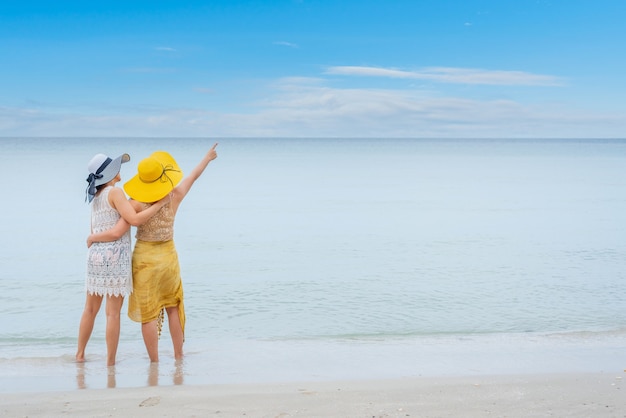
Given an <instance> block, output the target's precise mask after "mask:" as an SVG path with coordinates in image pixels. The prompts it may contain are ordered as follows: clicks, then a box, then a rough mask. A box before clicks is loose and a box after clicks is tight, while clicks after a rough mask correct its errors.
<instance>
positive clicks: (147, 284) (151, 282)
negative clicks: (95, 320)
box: [128, 204, 185, 335]
mask: <svg viewBox="0 0 626 418" xmlns="http://www.w3.org/2000/svg"><path fill="white" fill-rule="evenodd" d="M147 206H148V205H146V207H147ZM136 238H137V239H136V242H135V248H134V250H133V260H132V265H133V293H131V295H130V297H129V300H128V316H129V318H130V319H132V320H133V321H135V322H141V323H146V322H151V321H154V320H155V319H156V320H157V327H158V329H159V335H160V333H161V328H162V326H163V319H164V316H165V308H171V307H175V306H177V307H178V315H179V318H180V324H181V326H182V329H183V334H184V332H185V308H184V303H183V283H182V279H181V277H180V265H179V263H178V254H177V252H176V247H175V246H174V239H173V238H174V214H173V213H172V211H171V209H170V206H169V204H167V205H165V206H163V207H162V208H161V209H160V210H159V211H158V212H157V213H156V215H154V216H153V217H152V218H150V219H149V220H148V221H147V222H146V223H144V224H143V225H141V226H139V227H137V235H136Z"/></svg>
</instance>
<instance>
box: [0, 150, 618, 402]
mask: <svg viewBox="0 0 626 418" xmlns="http://www.w3.org/2000/svg"><path fill="white" fill-rule="evenodd" d="M214 142H219V146H218V148H217V151H218V158H217V159H216V160H215V161H213V162H212V163H211V164H210V165H209V167H208V168H207V169H206V171H205V173H204V174H203V176H202V177H201V178H200V179H199V180H198V181H197V182H196V184H195V185H194V186H193V188H192V190H191V192H190V194H189V195H188V196H187V197H186V199H185V201H184V202H183V204H182V205H181V207H180V209H179V212H178V215H177V221H176V232H175V242H176V247H177V249H178V252H179V257H180V262H181V271H182V276H183V283H184V291H185V308H186V313H187V324H186V330H185V331H186V342H185V350H186V357H185V359H184V361H183V362H174V361H173V360H172V359H171V357H172V348H171V341H170V340H169V334H168V332H167V327H165V329H164V333H163V336H162V337H161V341H160V351H161V362H160V364H159V365H158V366H155V365H152V366H150V365H149V362H148V359H147V355H146V353H145V348H144V346H143V341H142V337H141V332H140V326H139V324H137V323H134V322H132V321H131V320H130V319H128V318H127V317H126V316H125V311H126V302H125V305H124V308H123V318H122V331H121V337H120V346H119V350H118V362H117V365H116V366H115V368H107V367H106V366H105V356H106V346H105V342H104V324H105V318H104V308H102V310H101V312H100V315H99V317H98V319H97V321H96V326H95V328H94V331H93V335H92V337H91V340H90V342H89V345H88V347H87V360H88V361H87V362H86V363H85V364H83V365H76V364H75V363H74V361H73V359H74V353H75V350H76V337H77V333H78V322H79V319H80V315H81V313H82V309H83V305H84V299H85V294H84V275H85V269H86V265H85V262H86V244H85V241H86V237H87V235H88V233H89V211H90V207H89V205H88V204H87V203H85V201H84V199H85V198H84V196H85V194H84V191H85V188H86V186H87V183H86V181H85V179H86V177H87V174H88V173H87V169H86V165H87V163H88V161H89V160H90V159H91V157H92V156H93V155H94V154H96V153H100V152H102V153H106V154H108V155H110V156H111V157H115V156H118V155H119V154H121V153H123V152H127V153H129V154H130V155H131V162H130V163H128V164H125V165H123V167H122V170H121V175H122V183H120V184H119V186H121V185H122V184H123V182H124V181H126V180H128V179H129V178H130V177H132V176H133V175H134V174H135V170H136V166H137V163H138V162H139V161H140V160H141V159H142V158H144V157H146V156H148V155H149V154H150V153H151V152H153V151H156V150H166V151H168V152H170V153H171V154H172V155H173V156H174V157H175V158H176V159H177V161H178V163H179V165H180V166H181V168H182V169H183V171H184V172H186V173H188V172H189V171H190V170H191V169H192V168H193V167H195V165H196V164H197V163H198V162H199V160H200V159H201V158H202V156H203V155H204V154H205V153H206V152H207V150H208V149H209V148H210V147H211V146H212V145H213V143H214ZM0 155H2V164H0V173H1V176H2V179H3V180H4V187H3V189H2V190H3V195H4V199H3V205H2V206H3V208H2V216H0V228H1V230H2V236H3V240H2V243H1V244H0V246H1V249H2V251H0V260H1V263H2V269H1V270H0V286H1V288H2V292H1V293H0V318H2V321H1V322H2V325H1V326H0V391H4V392H7V391H15V390H40V389H57V388H63V389H66V388H72V387H79V388H80V387H105V386H108V387H111V386H116V385H117V386H137V385H145V384H179V383H224V382H249V381H261V382H262V381H280V380H311V379H339V378H378V377H402V376H416V375H433V374H435V375H440V374H471V373H501V372H507V373H509V372H511V373H513V372H526V371H554V372H560V371H576V370H584V371H602V370H608V371H613V370H620V371H621V370H623V368H624V367H625V366H626V168H625V167H626V140H599V139H588V140H581V139H576V140H574V139H562V140H557V139H548V140H524V139H516V140H512V139H511V140H505V139H502V140H487V139H484V140H483V139H474V140H467V139H463V140H460V139H459V140H452V139H389V138H380V139H358V138H354V139H345V138H344V139H298V138H281V139H272V138H259V139H232V138H218V139H214V138H209V139H186V138H73V139H61V138H2V139H0ZM133 232H134V231H133Z"/></svg>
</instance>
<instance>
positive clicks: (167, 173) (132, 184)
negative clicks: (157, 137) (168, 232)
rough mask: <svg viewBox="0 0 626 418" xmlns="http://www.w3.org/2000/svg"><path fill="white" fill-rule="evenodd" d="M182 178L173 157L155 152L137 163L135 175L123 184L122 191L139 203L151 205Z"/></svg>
mask: <svg viewBox="0 0 626 418" xmlns="http://www.w3.org/2000/svg"><path fill="white" fill-rule="evenodd" d="M182 178H183V172H182V171H181V169H180V167H179V166H178V164H177V163H176V160H174V157H172V156H171V155H170V154H168V153H167V152H165V151H156V152H153V153H152V155H150V156H149V157H148V158H144V159H143V160H141V161H140V162H139V164H138V165H137V174H136V175H135V177H133V178H131V179H130V180H128V181H127V182H126V183H124V190H125V191H126V193H127V194H128V195H129V196H130V197H131V198H133V199H135V200H138V201H139V202H145V203H152V202H156V201H157V200H161V199H162V198H164V197H165V196H167V194H168V193H169V192H171V191H172V189H174V187H176V185H177V184H178V183H180V181H181V180H182Z"/></svg>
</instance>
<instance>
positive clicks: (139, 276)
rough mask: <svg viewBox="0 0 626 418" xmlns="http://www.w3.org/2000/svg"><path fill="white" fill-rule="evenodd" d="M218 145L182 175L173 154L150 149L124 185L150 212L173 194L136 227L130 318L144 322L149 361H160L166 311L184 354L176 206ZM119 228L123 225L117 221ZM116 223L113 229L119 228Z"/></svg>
mask: <svg viewBox="0 0 626 418" xmlns="http://www.w3.org/2000/svg"><path fill="white" fill-rule="evenodd" d="M216 147H217V143H216V144H215V145H213V147H212V148H211V149H210V150H209V151H208V152H207V154H206V155H205V156H204V158H203V159H202V161H200V163H198V165H197V166H196V167H195V168H194V169H193V170H192V171H191V173H190V174H189V175H188V176H187V177H185V178H184V179H183V172H182V171H181V170H180V167H179V166H178V164H177V163H176V161H175V160H174V158H173V157H172V156H171V155H170V154H168V153H167V152H165V151H157V152H154V153H152V155H150V156H149V157H148V158H145V159H143V160H142V161H141V162H140V163H139V165H138V166H137V171H138V173H137V175H136V176H134V177H133V178H131V179H130V180H129V181H127V182H126V183H125V184H124V190H125V191H126V193H127V194H128V195H129V196H130V197H131V198H132V200H131V203H132V204H133V206H134V208H135V209H136V210H148V209H149V208H151V207H154V203H153V202H156V201H158V200H159V199H162V198H163V197H164V196H167V195H168V194H169V196H170V201H169V202H168V203H167V204H165V205H164V206H163V208H161V209H160V210H159V211H158V212H157V214H156V215H155V216H154V217H152V218H150V219H149V220H148V221H147V222H146V223H144V224H143V225H140V226H139V227H138V228H137V235H136V242H135V248H134V250H133V259H132V264H133V293H132V294H131V295H130V298H129V301H128V316H129V317H130V319H132V320H133V321H136V322H140V323H141V331H142V335H143V339H144V343H145V345H146V350H147V352H148V356H149V357H150V361H151V362H158V361H159V344H158V343H159V336H160V334H161V328H162V325H163V320H164V318H165V313H167V318H168V324H169V330H170V336H171V338H172V344H173V346H174V357H175V358H176V359H180V358H182V356H183V342H184V337H185V308H184V303H183V285H182V279H181V276H180V265H179V263H178V254H177V252H176V248H175V246H174V239H173V238H174V220H175V217H176V212H177V211H178V208H179V206H180V204H181V202H182V201H183V199H184V198H185V196H186V195H187V193H189V190H190V189H191V186H193V184H194V182H195V181H196V180H197V179H198V178H199V177H200V176H201V175H202V173H203V172H204V170H205V169H206V167H207V166H208V165H209V163H210V162H211V161H213V160H214V159H215V158H217V152H216V151H215V148H216ZM118 226H119V224H118ZM118 226H116V228H114V230H115V229H117V228H118ZM112 232H113V230H112V231H110V232H105V233H102V234H94V235H92V236H91V237H90V239H93V240H106V239H110V234H111V233H112Z"/></svg>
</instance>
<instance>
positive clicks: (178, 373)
mask: <svg viewBox="0 0 626 418" xmlns="http://www.w3.org/2000/svg"><path fill="white" fill-rule="evenodd" d="M117 367H119V366H108V367H107V368H106V387H107V388H109V389H113V388H115V387H117V377H118V376H117V374H118V370H117ZM168 369H169V368H168ZM123 370H124V368H123V367H122V368H121V369H120V371H122V374H121V375H120V377H121V378H122V379H123V378H124V374H123ZM160 370H162V368H161V366H160V363H150V364H149V366H148V370H147V385H148V386H158V385H159V383H160V380H161V379H162V378H163V377H164V376H167V377H168V379H167V382H161V383H163V384H165V385H169V384H173V385H182V384H183V383H184V380H185V368H184V361H183V360H182V359H181V360H176V362H175V363H174V368H173V369H171V370H168V371H169V372H168V373H166V374H164V376H162V375H161V374H160ZM88 375H91V376H89V377H88ZM168 375H169V376H168ZM94 376H95V377H101V376H102V369H100V370H96V371H95V372H94V369H93V364H92V365H91V368H90V366H88V365H86V363H76V387H77V388H78V389H88V388H89V386H90V385H89V383H90V382H89V380H90V379H91V380H93V379H94ZM170 379H171V380H170ZM97 383H101V382H97ZM91 386H92V387H102V386H101V385H100V384H96V385H95V386H94V383H93V381H92V382H91Z"/></svg>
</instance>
